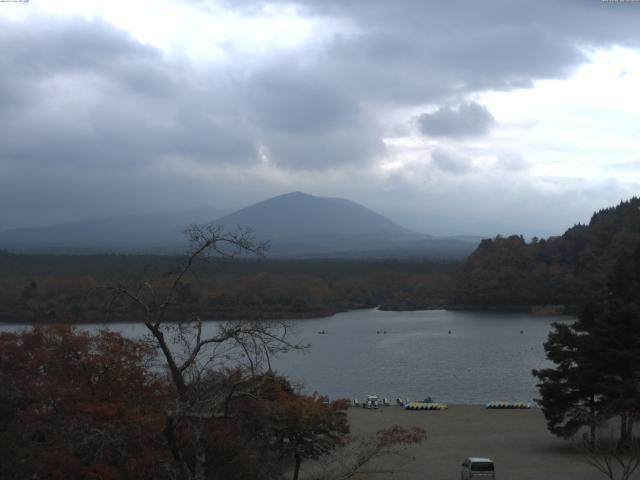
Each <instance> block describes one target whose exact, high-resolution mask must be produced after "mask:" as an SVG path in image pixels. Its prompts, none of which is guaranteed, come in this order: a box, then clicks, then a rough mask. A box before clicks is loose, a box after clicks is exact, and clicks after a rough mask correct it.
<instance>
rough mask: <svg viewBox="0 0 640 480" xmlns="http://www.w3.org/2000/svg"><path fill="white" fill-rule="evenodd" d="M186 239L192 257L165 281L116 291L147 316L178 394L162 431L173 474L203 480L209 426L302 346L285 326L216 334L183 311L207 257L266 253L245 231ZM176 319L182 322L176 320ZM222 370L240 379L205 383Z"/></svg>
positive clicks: (224, 329) (207, 230)
mask: <svg viewBox="0 0 640 480" xmlns="http://www.w3.org/2000/svg"><path fill="white" fill-rule="evenodd" d="M186 233H187V234H188V236H189V240H190V253H189V254H188V256H187V257H186V259H185V261H184V262H183V263H182V264H180V265H179V266H178V267H177V268H176V269H175V270H174V271H172V272H170V273H169V274H168V275H167V276H166V277H165V278H164V279H163V280H164V281H163V282H157V281H156V282H154V281H152V280H151V279H144V280H142V281H140V282H138V283H136V284H135V285H123V284H120V285H116V286H113V287H111V290H112V291H113V293H114V295H113V297H112V307H113V306H118V307H120V308H124V309H125V310H126V311H128V312H131V313H135V314H136V315H139V316H140V317H141V319H142V321H143V322H144V325H145V326H146V328H147V330H148V331H149V333H150V339H151V342H152V343H153V344H154V345H155V346H156V348H157V349H159V350H160V352H161V358H162V360H163V363H164V365H165V366H166V368H167V370H168V374H169V377H170V379H171V383H172V384H173V387H174V389H175V394H176V395H175V401H174V402H173V405H172V406H171V408H170V409H169V410H168V411H167V413H166V418H165V429H164V433H165V438H166V442H167V446H168V448H169V449H170V451H171V454H172V457H173V459H174V462H175V472H174V475H175V476H176V477H177V478H180V479H183V480H204V479H205V478H206V467H207V448H206V446H207V445H206V427H207V425H209V424H210V422H211V421H214V420H216V419H218V418H224V417H226V415H228V412H229V403H230V402H232V401H233V400H234V399H236V398H238V397H242V396H250V395H252V392H254V391H255V387H256V385H255V382H251V381H247V377H253V378H256V376H257V374H258V373H260V372H263V371H264V370H265V369H270V357H271V356H272V355H274V354H276V353H280V352H284V351H287V350H290V349H292V348H299V347H298V346H296V345H294V344H292V343H291V342H289V340H288V339H287V325H286V323H284V322H265V321H250V322H249V321H242V320H237V321H228V322H216V325H215V327H214V328H212V327H211V326H210V325H205V324H203V322H202V319H201V318H200V316H199V314H198V312H197V306H194V305H191V306H188V305H187V307H186V309H185V306H184V302H182V296H183V295H182V292H183V290H185V281H186V279H187V276H189V275H190V274H193V269H194V266H195V265H196V264H197V263H198V262H200V261H202V260H203V259H205V258H206V257H208V256H209V255H215V256H218V257H234V256H236V255H240V254H251V255H262V254H263V253H264V251H265V248H266V245H265V244H259V243H256V241H255V239H254V237H253V236H252V234H251V232H250V231H249V230H246V229H244V230H243V229H238V230H237V231H235V232H233V233H227V232H225V231H224V230H223V229H222V228H220V227H217V226H214V225H205V226H192V227H190V228H189V229H188V230H187V231H186ZM178 307H180V308H178ZM176 314H177V315H180V316H181V317H180V318H177V319H176V318H174V316H175V315H176ZM224 368H233V369H234V371H235V372H236V375H234V376H233V377H230V378H233V379H234V380H232V381H227V382H222V383H221V382H207V381H205V379H206V378H207V377H209V378H210V376H211V371H212V370H218V371H221V370H222V369H224ZM237 372H242V373H241V374H237ZM211 385H215V387H213V388H211ZM223 387H224V388H223ZM185 439H186V440H185Z"/></svg>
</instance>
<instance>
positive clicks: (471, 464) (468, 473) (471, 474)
mask: <svg viewBox="0 0 640 480" xmlns="http://www.w3.org/2000/svg"><path fill="white" fill-rule="evenodd" d="M494 478H496V471H495V466H494V465H493V460H491V459H490V458H485V457H468V458H467V459H466V460H465V461H464V462H462V472H461V473H460V480H471V479H487V480H493V479H494Z"/></svg>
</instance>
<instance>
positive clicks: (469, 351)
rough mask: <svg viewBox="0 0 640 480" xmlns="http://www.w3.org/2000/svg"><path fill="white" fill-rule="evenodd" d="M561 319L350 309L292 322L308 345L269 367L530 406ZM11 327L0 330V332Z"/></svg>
mask: <svg viewBox="0 0 640 480" xmlns="http://www.w3.org/2000/svg"><path fill="white" fill-rule="evenodd" d="M568 320H572V318H571V317H566V316H551V315H529V314H513V313H487V312H454V311H447V310H428V311H418V312H382V311H379V310H375V309H374V310H356V311H352V312H347V313H341V314H338V315H334V316H332V317H326V318H318V319H308V320H297V321H292V324H293V325H294V333H295V337H296V339H297V340H298V341H299V342H300V343H301V344H307V343H310V344H311V348H309V349H307V350H305V351H303V352H292V353H289V354H287V355H285V356H283V357H282V358H279V359H276V360H275V361H274V362H273V365H274V367H275V369H276V370H278V371H279V372H280V373H283V374H285V375H286V376H288V377H290V378H291V379H292V380H294V381H296V382H299V383H302V384H303V386H304V388H305V390H306V391H308V392H313V391H318V392H321V393H323V394H326V395H329V396H330V397H332V398H337V397H348V398H359V399H362V398H363V397H365V396H366V395H367V394H377V395H380V396H382V397H388V398H389V399H395V398H396V397H402V398H410V399H412V400H417V399H422V398H425V397H426V396H431V397H432V398H433V399H434V400H437V401H443V402H450V403H462V404H477V403H485V402H487V401H490V400H511V401H531V400H532V399H533V398H535V397H537V395H538V394H537V390H536V387H535V379H534V378H533V377H532V376H531V370H532V369H534V368H541V367H545V366H546V365H547V362H546V360H545V358H544V350H543V347H542V344H543V342H544V341H545V339H546V337H547V334H548V332H549V330H550V328H551V323H552V322H554V321H568ZM212 323H214V322H212ZM16 328H17V327H15V326H10V325H4V326H2V325H0V330H7V329H16ZM110 328H112V329H114V330H119V331H121V332H123V333H124V334H125V335H127V336H130V337H136V336H140V335H142V334H144V332H145V330H144V326H142V325H137V324H116V325H111V326H110ZM320 331H326V332H327V333H326V334H319V333H318V332H320ZM385 331H386V332H387V333H386V334H385V333H384V332H385ZM378 332H379V333H378ZM449 332H451V333H449ZM521 332H522V333H521Z"/></svg>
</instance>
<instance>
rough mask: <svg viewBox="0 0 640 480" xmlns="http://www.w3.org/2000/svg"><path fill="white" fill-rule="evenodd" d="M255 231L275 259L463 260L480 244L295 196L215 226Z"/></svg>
mask: <svg viewBox="0 0 640 480" xmlns="http://www.w3.org/2000/svg"><path fill="white" fill-rule="evenodd" d="M215 223H216V224H219V225H222V226H224V227H225V228H234V227H235V226H244V227H250V228H252V229H253V231H254V234H255V236H256V238H257V239H258V240H265V241H269V244H270V248H269V256H274V257H305V258H310V257H316V258H318V257H330V258H341V257H346V258H354V257H355V258H358V257H362V258H371V257H377V258H395V257H415V256H420V257H429V258H433V257H437V258H457V259H459V258H463V257H464V256H466V255H468V254H469V253H471V251H472V250H473V248H474V247H475V245H477V242H473V241H471V242H469V241H465V240H457V239H440V238H435V237H432V236H430V235H424V234H420V233H416V232H413V231H411V230H408V229H406V228H404V227H402V226H400V225H398V224H397V223H395V222H393V221H391V220H389V219H388V218H386V217H384V216H382V215H380V214H379V213H376V212H374V211H373V210H370V209H368V208H366V207H364V206H362V205H360V204H358V203H355V202H352V201H350V200H345V199H342V198H329V197H316V196H313V195H308V194H306V193H302V192H293V193H288V194H285V195H280V196H277V197H274V198H270V199H268V200H265V201H263V202H259V203H256V204H254V205H250V206H248V207H246V208H243V209H242V210H239V211H237V212H235V213H232V214H230V215H227V216H225V217H222V218H220V219H218V220H216V221H215Z"/></svg>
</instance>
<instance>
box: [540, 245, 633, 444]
mask: <svg viewBox="0 0 640 480" xmlns="http://www.w3.org/2000/svg"><path fill="white" fill-rule="evenodd" d="M607 286H608V288H607V294H606V296H605V299H604V301H603V302H601V305H597V304H592V305H590V306H588V307H587V308H585V309H584V310H583V312H582V313H581V315H580V317H579V319H578V320H577V321H576V322H574V323H573V324H571V325H567V324H555V325H554V330H553V331H552V332H551V333H550V334H549V339H548V340H547V342H546V343H545V351H546V353H547V358H548V359H549V360H551V361H552V362H553V363H555V364H556V366H555V367H554V368H548V369H543V370H534V372H533V374H534V375H535V376H536V377H538V379H539V380H540V383H539V384H538V387H539V389H540V394H541V396H542V399H541V401H540V403H541V405H542V409H543V412H544V415H545V417H546V419H547V425H548V427H549V430H550V431H551V432H552V433H554V434H556V435H558V436H561V437H567V438H568V437H572V436H573V435H574V434H575V433H576V432H577V431H578V430H579V429H580V428H581V427H584V426H590V431H591V442H594V441H595V429H596V426H597V424H598V422H599V421H601V420H604V419H608V418H612V417H616V416H617V417H619V418H620V422H621V423H620V442H621V444H627V443H628V442H629V441H630V440H631V438H632V436H633V431H632V426H633V423H634V421H636V420H637V419H638V418H640V248H637V249H636V250H635V252H633V253H632V254H626V255H624V256H623V257H622V258H621V260H620V261H618V262H617V264H616V265H615V266H614V268H613V269H612V271H611V274H610V276H609V279H608V285H607Z"/></svg>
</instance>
